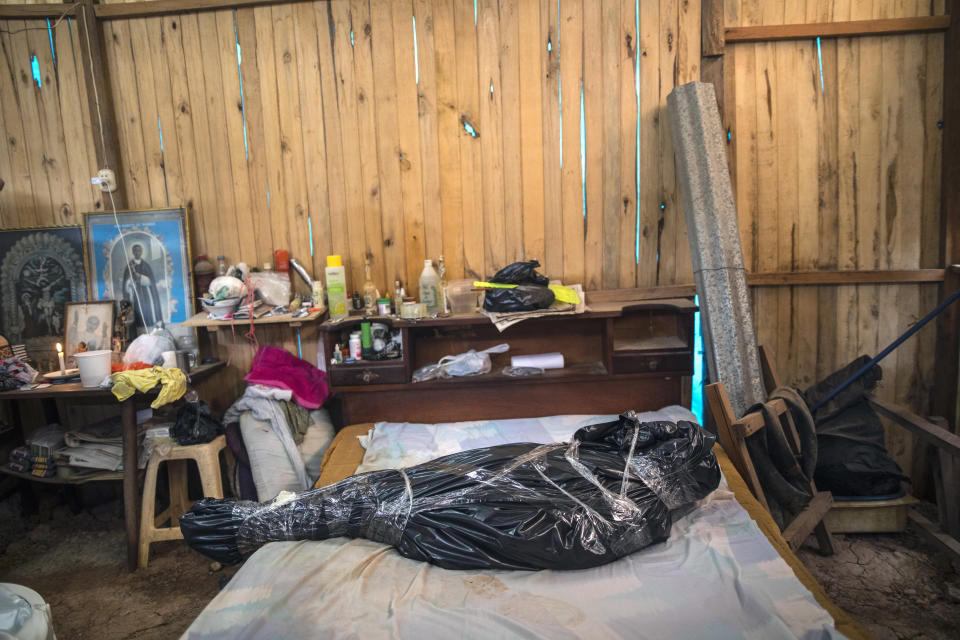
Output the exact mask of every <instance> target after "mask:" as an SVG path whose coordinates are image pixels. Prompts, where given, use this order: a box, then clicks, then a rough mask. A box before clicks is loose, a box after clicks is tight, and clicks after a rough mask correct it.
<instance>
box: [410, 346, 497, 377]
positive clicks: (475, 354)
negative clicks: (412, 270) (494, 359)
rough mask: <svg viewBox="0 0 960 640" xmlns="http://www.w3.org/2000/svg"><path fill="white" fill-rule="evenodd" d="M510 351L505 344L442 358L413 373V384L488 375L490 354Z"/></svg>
mask: <svg viewBox="0 0 960 640" xmlns="http://www.w3.org/2000/svg"><path fill="white" fill-rule="evenodd" d="M509 349H510V345H509V344H507V343H503V344H498V345H497V346H495V347H490V348H489V349H484V350H483V351H475V350H473V349H470V351H467V352H466V353H461V354H458V355H455V356H443V357H442V358H440V362H436V363H434V364H428V365H426V366H423V367H420V368H419V369H417V370H416V371H414V372H413V381H414V382H426V381H427V380H433V379H435V378H451V377H454V376H457V377H460V376H478V375H481V374H484V373H489V372H490V369H491V365H490V354H491V353H504V352H505V351H508V350H509Z"/></svg>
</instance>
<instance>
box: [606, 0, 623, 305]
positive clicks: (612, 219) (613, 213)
mask: <svg viewBox="0 0 960 640" xmlns="http://www.w3.org/2000/svg"><path fill="white" fill-rule="evenodd" d="M620 4H621V3H620V0H603V2H602V4H601V6H602V9H603V24H602V29H603V34H602V45H601V47H600V48H601V50H602V51H601V54H602V56H603V72H602V73H603V100H602V104H603V114H602V121H603V204H602V206H603V287H605V288H608V289H616V288H617V287H619V286H620V217H621V215H622V214H621V212H622V211H623V204H622V200H621V191H620V168H621V158H620V149H621V145H622V140H621V135H620V63H621V59H622V57H623V54H622V51H623V48H622V47H623V44H622V43H621V38H620Z"/></svg>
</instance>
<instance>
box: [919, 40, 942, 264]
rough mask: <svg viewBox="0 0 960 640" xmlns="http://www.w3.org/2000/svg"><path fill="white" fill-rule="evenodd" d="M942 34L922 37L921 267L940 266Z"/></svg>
mask: <svg viewBox="0 0 960 640" xmlns="http://www.w3.org/2000/svg"><path fill="white" fill-rule="evenodd" d="M943 40H944V36H943V34H939V33H930V34H927V35H925V36H923V43H924V60H923V65H924V66H923V77H924V82H923V96H922V98H921V100H922V105H923V202H922V205H921V214H920V215H921V218H920V220H921V223H920V224H921V231H920V268H922V269H929V268H932V267H933V268H935V267H937V266H940V178H941V174H942V168H943V155H942V154H943V150H942V133H941V128H940V125H939V123H940V118H941V117H942V115H943V114H942V111H943Z"/></svg>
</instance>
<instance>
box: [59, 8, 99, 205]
mask: <svg viewBox="0 0 960 640" xmlns="http://www.w3.org/2000/svg"><path fill="white" fill-rule="evenodd" d="M68 26H69V27H70V29H69V33H70V55H71V57H72V59H73V64H74V68H75V69H76V71H75V72H74V77H75V78H76V82H77V90H78V92H79V114H78V116H77V117H78V118H79V119H80V122H81V124H82V126H83V131H84V133H83V135H84V139H85V140H86V141H87V143H86V145H84V146H85V147H86V149H85V150H86V153H87V165H86V166H88V167H90V170H93V169H95V168H96V169H99V167H98V166H97V164H98V163H97V149H98V148H100V147H101V146H102V141H101V139H100V137H99V135H95V134H94V120H95V119H96V118H97V112H96V110H95V109H91V108H90V102H89V98H88V95H87V86H86V68H87V67H88V66H89V65H90V63H91V60H90V54H89V52H88V51H87V50H86V49H85V48H84V47H83V46H82V44H81V38H80V30H81V28H82V24H81V23H79V22H73V21H72V20H70V21H68ZM58 55H59V54H58ZM92 175H93V174H91V175H90V176H87V177H88V178H89V177H91V176H92ZM84 182H85V183H87V182H88V181H84ZM86 186H87V187H89V188H90V191H91V192H92V195H91V198H92V200H91V204H90V206H89V207H88V208H87V209H84V211H95V210H97V211H98V210H100V209H102V208H103V207H104V205H105V204H106V203H109V201H110V198H109V196H107V195H106V194H105V193H103V192H101V191H100V187H98V186H96V185H94V184H86ZM81 213H82V211H81Z"/></svg>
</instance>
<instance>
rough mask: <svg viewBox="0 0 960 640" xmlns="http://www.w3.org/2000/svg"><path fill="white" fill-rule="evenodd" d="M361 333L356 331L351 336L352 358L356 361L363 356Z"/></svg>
mask: <svg viewBox="0 0 960 640" xmlns="http://www.w3.org/2000/svg"><path fill="white" fill-rule="evenodd" d="M361 349H362V347H361V344H360V332H359V331H354V332H353V333H351V334H350V357H351V358H353V359H354V360H359V359H360V354H361Z"/></svg>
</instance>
